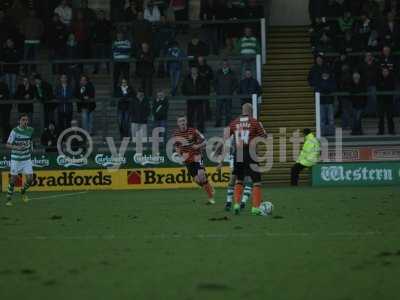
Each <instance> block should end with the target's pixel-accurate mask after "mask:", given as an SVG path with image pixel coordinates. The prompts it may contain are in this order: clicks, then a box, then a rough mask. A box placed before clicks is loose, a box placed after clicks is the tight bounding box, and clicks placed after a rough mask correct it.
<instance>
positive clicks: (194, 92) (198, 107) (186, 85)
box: [182, 66, 210, 132]
mask: <svg viewBox="0 0 400 300" xmlns="http://www.w3.org/2000/svg"><path fill="white" fill-rule="evenodd" d="M182 94H183V95H185V96H201V95H206V96H208V95H209V94H210V90H209V86H208V85H207V82H206V81H205V79H204V78H203V77H201V76H200V75H199V71H198V69H197V67H195V66H192V67H191V68H190V74H189V76H187V77H186V78H185V80H184V82H183V84H182ZM186 103H187V117H188V124H189V126H190V127H194V126H195V123H196V124H197V127H196V128H197V129H199V130H200V131H201V132H204V121H205V115H204V112H205V105H204V100H187V102H186Z"/></svg>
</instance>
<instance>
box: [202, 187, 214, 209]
mask: <svg viewBox="0 0 400 300" xmlns="http://www.w3.org/2000/svg"><path fill="white" fill-rule="evenodd" d="M203 189H204V190H205V191H206V193H207V196H208V201H209V202H210V203H211V204H214V189H213V187H212V186H211V184H210V183H209V182H206V183H205V184H204V185H203Z"/></svg>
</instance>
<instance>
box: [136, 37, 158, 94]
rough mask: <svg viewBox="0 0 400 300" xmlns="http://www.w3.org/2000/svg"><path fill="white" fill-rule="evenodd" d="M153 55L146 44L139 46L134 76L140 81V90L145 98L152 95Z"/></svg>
mask: <svg viewBox="0 0 400 300" xmlns="http://www.w3.org/2000/svg"><path fill="white" fill-rule="evenodd" d="M153 74H154V55H153V53H152V51H151V50H150V46H149V45H148V44H146V43H143V44H142V45H141V48H140V50H139V52H138V55H137V61H136V75H137V77H139V78H140V79H141V82H142V84H141V85H142V90H143V91H144V94H145V96H146V97H151V96H152V93H153Z"/></svg>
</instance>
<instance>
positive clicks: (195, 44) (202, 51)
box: [186, 34, 209, 66]
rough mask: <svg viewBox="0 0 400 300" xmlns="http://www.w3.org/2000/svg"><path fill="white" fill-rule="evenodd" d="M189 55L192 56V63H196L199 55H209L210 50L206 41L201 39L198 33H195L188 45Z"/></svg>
mask: <svg viewBox="0 0 400 300" xmlns="http://www.w3.org/2000/svg"><path fill="white" fill-rule="evenodd" d="M186 53H187V55H188V56H189V57H192V58H193V60H191V62H190V65H191V66H192V65H195V64H196V61H197V57H199V56H208V54H209V50H208V46H207V44H206V43H204V42H203V41H201V40H200V39H199V36H198V34H194V35H193V37H192V39H191V40H190V42H189V43H188V46H187V52H186Z"/></svg>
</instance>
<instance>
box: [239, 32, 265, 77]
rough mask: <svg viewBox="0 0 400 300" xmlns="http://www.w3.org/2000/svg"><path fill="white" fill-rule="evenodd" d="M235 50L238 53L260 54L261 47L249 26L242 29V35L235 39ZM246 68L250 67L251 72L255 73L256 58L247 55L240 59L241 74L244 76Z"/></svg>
mask: <svg viewBox="0 0 400 300" xmlns="http://www.w3.org/2000/svg"><path fill="white" fill-rule="evenodd" d="M236 52H237V54H238V55H256V54H260V52H261V48H260V43H259V41H258V40H257V38H256V37H255V36H254V35H253V31H252V30H251V28H250V27H246V28H245V29H244V36H243V37H242V38H240V39H239V40H238V41H237V44H236ZM246 69H251V70H252V73H253V74H255V73H256V58H255V57H248V58H244V59H242V70H241V76H242V77H243V76H244V72H245V70H246Z"/></svg>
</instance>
